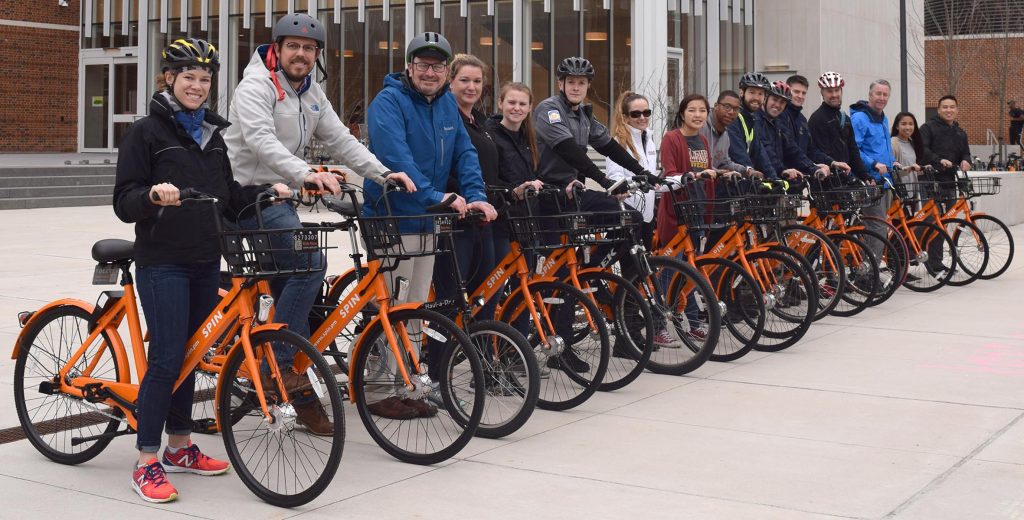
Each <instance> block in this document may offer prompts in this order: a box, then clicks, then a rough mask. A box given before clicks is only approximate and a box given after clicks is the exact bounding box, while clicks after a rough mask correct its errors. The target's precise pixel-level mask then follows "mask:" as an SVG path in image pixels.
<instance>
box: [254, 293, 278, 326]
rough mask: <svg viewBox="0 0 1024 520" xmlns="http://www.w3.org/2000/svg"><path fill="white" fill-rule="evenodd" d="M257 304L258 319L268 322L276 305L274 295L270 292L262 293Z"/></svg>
mask: <svg viewBox="0 0 1024 520" xmlns="http://www.w3.org/2000/svg"><path fill="white" fill-rule="evenodd" d="M256 305H257V309H256V321H259V322H260V323H266V322H267V320H268V319H269V318H270V309H272V308H273V307H274V297H273V296H270V295H269V294H261V295H260V298H259V301H258V303H257V304H256Z"/></svg>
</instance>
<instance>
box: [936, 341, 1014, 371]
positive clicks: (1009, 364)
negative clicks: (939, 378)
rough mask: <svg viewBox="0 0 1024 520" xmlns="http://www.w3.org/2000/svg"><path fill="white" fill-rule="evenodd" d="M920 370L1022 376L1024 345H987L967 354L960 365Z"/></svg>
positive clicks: (939, 365)
mask: <svg viewBox="0 0 1024 520" xmlns="http://www.w3.org/2000/svg"><path fill="white" fill-rule="evenodd" d="M1020 336H1022V338H1024V335H1020ZM920 368H931V369H940V370H950V371H955V372H975V373H984V374H993V375H1001V376H1024V345H1007V344H1005V343H987V344H985V345H983V346H981V347H978V348H976V349H975V350H974V351H972V352H971V353H970V354H968V355H967V357H966V358H965V359H964V360H963V362H962V363H954V364H936V365H920Z"/></svg>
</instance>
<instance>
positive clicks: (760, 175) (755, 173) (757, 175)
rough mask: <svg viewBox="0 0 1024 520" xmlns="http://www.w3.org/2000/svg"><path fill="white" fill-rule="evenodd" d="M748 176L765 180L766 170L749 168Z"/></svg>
mask: <svg viewBox="0 0 1024 520" xmlns="http://www.w3.org/2000/svg"><path fill="white" fill-rule="evenodd" d="M747 177H750V178H751V179H754V180H757V181H760V180H764V172H761V171H757V170H755V169H753V168H747Z"/></svg>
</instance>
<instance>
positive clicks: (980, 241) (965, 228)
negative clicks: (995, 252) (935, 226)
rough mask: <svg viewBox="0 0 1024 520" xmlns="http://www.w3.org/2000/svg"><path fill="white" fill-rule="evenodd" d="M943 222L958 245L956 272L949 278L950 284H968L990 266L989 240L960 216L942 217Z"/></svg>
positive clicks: (956, 285) (954, 243) (954, 242)
mask: <svg viewBox="0 0 1024 520" xmlns="http://www.w3.org/2000/svg"><path fill="white" fill-rule="evenodd" d="M942 224H943V225H944V226H945V228H946V232H947V233H949V236H950V238H951V239H952V240H953V245H954V246H956V258H957V262H956V272H955V273H953V276H952V277H951V278H950V279H949V285H952V286H955V287H959V286H961V285H967V284H969V283H971V282H973V281H975V280H977V279H978V278H979V277H981V275H982V273H984V272H985V269H986V268H987V267H988V257H989V254H988V241H986V240H985V234H984V233H982V231H981V230H980V229H978V227H977V226H975V225H974V224H971V223H970V222H968V221H966V220H964V219H960V218H946V219H942Z"/></svg>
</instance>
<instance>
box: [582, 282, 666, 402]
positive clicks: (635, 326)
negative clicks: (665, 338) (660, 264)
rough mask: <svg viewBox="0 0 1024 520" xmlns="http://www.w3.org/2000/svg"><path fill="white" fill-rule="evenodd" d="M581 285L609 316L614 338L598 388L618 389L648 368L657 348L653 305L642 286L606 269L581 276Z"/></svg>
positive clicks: (602, 389) (603, 312)
mask: <svg viewBox="0 0 1024 520" xmlns="http://www.w3.org/2000/svg"><path fill="white" fill-rule="evenodd" d="M579 280H580V285H582V286H583V290H584V292H586V293H588V294H589V295H590V296H591V298H592V299H593V300H592V301H594V303H596V304H597V306H598V307H599V308H600V309H601V311H602V315H603V316H605V317H607V318H608V321H607V325H608V329H609V331H610V332H611V334H612V337H613V338H614V343H613V345H612V355H611V357H610V358H608V370H606V371H605V373H604V379H602V380H601V386H600V388H598V390H601V391H603V392H608V391H612V390H618V389H620V388H623V387H624V386H626V385H628V384H629V383H632V382H633V381H634V380H636V378H637V377H640V374H641V373H642V372H643V371H644V369H645V368H647V362H648V361H649V360H650V359H651V351H652V349H653V348H654V320H653V319H652V318H651V307H650V305H648V303H647V299H646V298H645V297H644V295H643V293H641V292H640V290H639V289H637V288H636V287H634V286H633V285H632V284H630V283H629V282H628V281H627V280H626V279H625V278H623V277H621V276H619V275H617V274H614V273H610V272H605V271H601V272H598V271H590V272H586V273H583V274H580V275H579Z"/></svg>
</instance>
